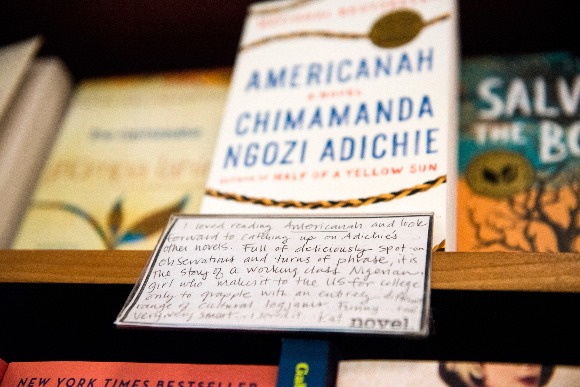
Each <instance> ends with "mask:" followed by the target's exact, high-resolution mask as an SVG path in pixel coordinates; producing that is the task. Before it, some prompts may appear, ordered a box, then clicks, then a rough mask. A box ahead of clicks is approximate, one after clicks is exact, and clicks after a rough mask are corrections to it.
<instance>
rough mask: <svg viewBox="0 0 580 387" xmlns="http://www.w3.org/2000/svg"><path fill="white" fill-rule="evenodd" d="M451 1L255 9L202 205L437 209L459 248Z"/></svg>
mask: <svg viewBox="0 0 580 387" xmlns="http://www.w3.org/2000/svg"><path fill="white" fill-rule="evenodd" d="M456 24H457V5H456V3H455V1H453V0H443V1H440V0H437V1H435V0H426V1H421V2H410V3H409V4H407V5H406V6H405V7H403V6H401V5H400V4H399V3H398V2H376V1H362V2H361V1H359V0H341V1H336V0H320V1H276V2H262V3H257V4H254V5H252V6H250V8H249V10H248V16H247V19H246V23H245V26H244V30H243V33H242V38H241V42H240V45H239V51H238V54H237V59H236V63H235V68H234V73H233V78H232V83H231V86H230V91H229V96H228V102H227V104H226V109H225V112H224V117H223V120H222V124H221V129H220V134H219V138H218V142H217V145H216V150H215V152H214V157H213V162H212V166H211V170H210V174H209V177H208V182H207V190H206V195H205V197H204V199H203V203H202V208H201V212H202V213H206V214H210V213H214V214H215V213H226V214H227V213H272V212H275V213H277V214H285V213H295V212H301V213H311V214H314V212H317V213H321V212H342V213H348V212H371V213H402V212H417V211H429V212H433V213H434V214H435V228H434V245H435V246H440V247H441V248H443V246H444V245H445V244H447V247H448V249H449V248H451V249H453V245H454V241H453V236H454V235H455V233H454V232H453V231H449V230H453V228H454V227H453V223H454V219H455V216H447V213H448V212H450V211H451V212H453V205H452V204H450V203H454V199H453V198H452V197H451V195H453V193H454V192H455V190H454V189H449V187H451V186H453V183H452V182H450V181H449V178H448V177H450V176H453V175H454V174H453V173H450V169H451V168H452V167H453V165H455V163H454V162H449V160H450V158H453V157H454V152H448V150H449V149H454V148H455V145H454V144H455V132H456V127H457V125H456V115H455V110H456V94H455V86H456V69H457V33H456Z"/></svg>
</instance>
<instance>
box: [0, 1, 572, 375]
mask: <svg viewBox="0 0 580 387" xmlns="http://www.w3.org/2000/svg"><path fill="white" fill-rule="evenodd" d="M252 2H253V1H250V0H243V1H224V0H200V1H195V2H192V1H185V0H169V1H164V2H151V3H150V4H147V5H144V4H140V3H138V2H133V1H129V2H123V3H122V4H120V3H119V2H116V1H113V0H103V1H101V2H97V3H94V2H93V3H90V4H89V3H86V2H77V3H74V4H64V3H63V4H61V3H59V4H54V3H53V2H50V1H49V0H41V1H34V2H33V1H21V2H17V3H16V4H8V3H5V4H4V3H3V4H2V5H0V11H1V12H0V44H6V43H10V42H13V41H16V40H20V39H22V38H26V37H29V36H32V35H36V34H42V35H43V36H44V39H45V42H44V46H43V49H42V54H43V55H57V56H59V57H61V58H62V59H63V60H64V61H65V63H66V64H67V65H68V67H69V69H70V70H71V72H72V74H73V76H74V77H75V79H77V80H80V79H84V78H88V77H94V76H107V75H121V74H135V73H153V72H157V71H165V70H180V69H191V68H208V67H218V66H220V67H221V66H232V65H233V64H234V59H235V55H236V48H237V44H238V41H239V36H240V33H241V28H242V24H243V21H244V18H245V10H246V7H247V6H248V5H249V4H250V3H252ZM402 2H404V1H402ZM574 5H576V4H575V1H574V0H555V1H551V2H545V1H535V0H534V1H525V0H507V1H505V0H504V1H502V0H492V1H487V2H480V1H476V0H467V1H466V0H459V10H460V39H461V54H462V56H464V57H468V56H475V55H482V54H500V55H509V54H517V53H528V52H542V51H558V50H566V51H571V52H573V53H576V54H579V53H580V50H579V45H580V43H579V42H578V40H577V39H576V36H575V35H574V34H573V33H572V32H571V29H572V26H573V25H574V22H575V19H576V15H577V12H575V11H574V9H575V7H574ZM149 254H150V252H149V251H81V250H78V251H77V250H74V251H69V250H66V251H58V250H46V251H44V250H43V251H27V250H24V251H21V250H3V251H0V295H2V299H1V300H0V311H2V312H0V331H2V332H3V336H4V337H6V338H7V340H5V341H4V340H2V341H0V350H2V352H0V357H3V358H5V360H8V361H24V360H74V359H84V360H103V361H158V362H191V363H248V364H249V363H261V364H276V363H277V361H278V356H279V350H280V339H281V337H282V335H281V334H280V333H268V334H264V333H255V334H254V333H248V332H230V333H224V332H184V331H133V330H117V329H115V328H114V326H113V320H114V318H115V316H116V314H117V313H118V312H119V310H120V308H121V307H122V305H123V303H124V301H125V300H126V298H127V296H128V294H129V292H130V291H131V287H132V284H134V283H135V281H136V279H137V278H138V276H139V274H140V272H141V270H142V268H143V265H144V264H145V262H146V261H147V259H148V257H149ZM432 289H433V295H432V305H433V321H432V326H433V328H434V329H433V331H432V335H430V337H429V338H427V339H426V340H411V341H409V340H404V339H401V338H381V339H376V338H375V337H366V336H363V337H350V336H339V335H330V338H331V339H332V340H333V342H335V343H336V344H337V346H338V347H339V349H340V351H341V355H342V356H343V358H348V359H356V358H400V359H438V358H456V359H459V358H461V359H466V360H469V359H474V360H477V359H480V358H486V359H490V360H498V361H518V362H521V361H529V362H547V363H560V364H580V363H578V362H579V359H578V358H577V357H573V356H572V355H570V354H569V353H570V351H569V350H568V351H565V350H564V349H565V348H578V346H580V333H578V329H577V327H578V325H579V323H580V320H579V317H578V316H577V313H575V312H573V309H574V308H577V305H578V302H579V301H580V255H578V254H572V253H558V254H550V253H528V254H526V253H489V254H487V253H485V254H484V253H436V254H435V255H434V257H433V276H432ZM320 336H323V337H326V336H325V335H320ZM320 336H317V337H320ZM572 352H573V351H572Z"/></svg>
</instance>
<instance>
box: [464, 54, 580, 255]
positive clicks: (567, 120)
mask: <svg viewBox="0 0 580 387" xmlns="http://www.w3.org/2000/svg"><path fill="white" fill-rule="evenodd" d="M579 63H580V62H579V61H578V59H577V58H575V57H574V56H573V55H572V54H568V53H560V52H556V53H537V54H527V55H514V56H507V57H497V56H486V57H475V58H469V59H465V60H464V62H463V63H462V76H461V81H462V93H461V126H460V134H459V174H460V178H459V182H458V229H460V230H461V232H460V233H459V234H458V249H459V250H462V251H537V252H580V158H579V157H580V143H579V138H580V137H579V136H580V115H579V101H580V67H579Z"/></svg>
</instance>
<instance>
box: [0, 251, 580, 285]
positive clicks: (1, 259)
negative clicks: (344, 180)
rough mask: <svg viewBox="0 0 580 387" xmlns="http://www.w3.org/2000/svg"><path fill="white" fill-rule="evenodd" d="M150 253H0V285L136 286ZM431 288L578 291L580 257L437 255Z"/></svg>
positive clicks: (556, 255) (571, 254) (497, 254)
mask: <svg viewBox="0 0 580 387" xmlns="http://www.w3.org/2000/svg"><path fill="white" fill-rule="evenodd" d="M150 254H151V252H150V251H142V250H139V251H137V250H132V251H126V250H113V251H104V250H0V282H36V283H90V284H134V283H135V282H136V281H137V279H138V278H139V275H140V274H141V271H142V270H143V267H144V266H145V264H146V263H147V260H148V259H149V256H150ZM432 266H433V267H432V278H431V287H432V288H433V289H450V290H451V289H453V290H504V291H543V292H574V293H576V292H580V254H575V253H503V252H502V253H449V252H446V253H435V254H434V256H433V265H432Z"/></svg>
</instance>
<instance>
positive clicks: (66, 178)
mask: <svg viewBox="0 0 580 387" xmlns="http://www.w3.org/2000/svg"><path fill="white" fill-rule="evenodd" d="M230 76H231V69H227V68H226V69H207V70H204V69H198V70H192V71H185V72H179V73H161V74H151V75H134V76H121V77H110V78H108V77H107V78H99V79H88V80H85V81H83V82H82V83H81V84H80V85H79V87H78V88H77V90H76V92H75V95H74V96H73V99H72V101H71V104H70V108H69V111H68V113H67V115H66V117H65V118H64V122H63V125H62V127H61V129H60V133H59V136H58V138H57V140H56V142H55V145H54V148H53V149H52V151H51V154H50V156H49V159H48V161H47V163H46V165H45V168H44V171H43V173H42V176H41V178H40V181H39V183H38V184H37V187H36V191H35V193H34V196H33V198H32V202H31V204H30V206H29V208H28V210H27V212H26V215H25V217H24V220H23V223H22V225H21V228H20V230H19V232H18V235H17V237H16V240H15V243H14V248H18V249H80V250H84V249H92V250H98V249H137V250H140V249H145V250H148V249H151V248H153V246H154V245H155V243H156V242H157V238H158V237H159V235H160V234H161V231H162V230H163V228H164V227H165V225H166V223H167V220H168V217H169V214H171V213H173V212H189V213H197V212H199V204H200V201H201V197H202V196H203V192H204V188H205V180H206V177H207V172H208V170H209V164H210V162H211V156H212V152H213V147H214V145H215V138H216V136H217V133H218V129H219V121H220V118H221V115H222V110H223V107H224V104H225V99H226V96H227V89H228V84H229V80H230Z"/></svg>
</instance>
